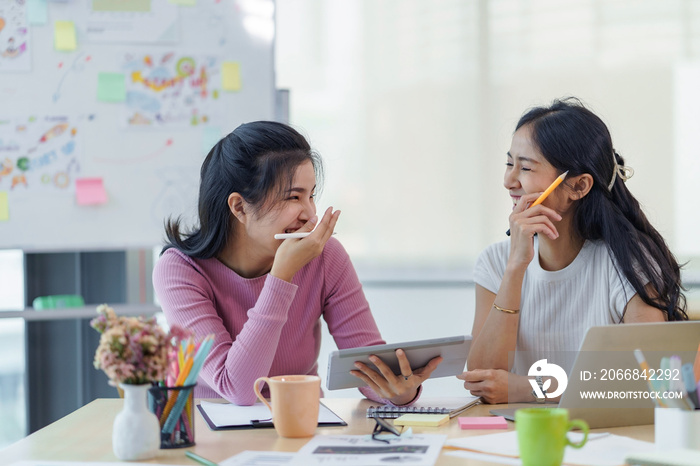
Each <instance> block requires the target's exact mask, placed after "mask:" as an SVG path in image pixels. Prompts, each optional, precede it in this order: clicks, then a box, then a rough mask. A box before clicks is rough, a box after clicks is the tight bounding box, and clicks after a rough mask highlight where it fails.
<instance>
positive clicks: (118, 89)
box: [97, 73, 126, 102]
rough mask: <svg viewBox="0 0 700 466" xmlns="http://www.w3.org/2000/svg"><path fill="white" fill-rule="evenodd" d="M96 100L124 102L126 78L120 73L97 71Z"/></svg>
mask: <svg viewBox="0 0 700 466" xmlns="http://www.w3.org/2000/svg"><path fill="white" fill-rule="evenodd" d="M97 100H99V101H100V102H124V101H125V100H126V79H125V78H124V75H123V74H121V73H99V74H98V76H97Z"/></svg>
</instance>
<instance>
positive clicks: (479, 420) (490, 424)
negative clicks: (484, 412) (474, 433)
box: [457, 416, 508, 429]
mask: <svg viewBox="0 0 700 466" xmlns="http://www.w3.org/2000/svg"><path fill="white" fill-rule="evenodd" d="M457 420H458V421H459V428H460V429H507V428H508V421H506V418H504V417H503V416H485V417H466V416H465V417H460V418H457Z"/></svg>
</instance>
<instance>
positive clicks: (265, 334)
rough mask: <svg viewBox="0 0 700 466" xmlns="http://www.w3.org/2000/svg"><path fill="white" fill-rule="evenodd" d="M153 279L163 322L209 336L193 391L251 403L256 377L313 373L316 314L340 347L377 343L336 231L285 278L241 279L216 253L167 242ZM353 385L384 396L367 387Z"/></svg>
mask: <svg viewBox="0 0 700 466" xmlns="http://www.w3.org/2000/svg"><path fill="white" fill-rule="evenodd" d="M153 286H154V287H155V291H156V294H157V295H158V299H159V301H160V303H161V305H162V307H163V312H164V314H165V317H166V319H167V321H168V323H169V324H170V325H173V324H177V325H179V326H181V327H184V328H186V329H190V330H192V331H194V332H195V335H196V336H197V337H198V338H200V339H201V338H203V337H204V336H206V335H208V334H214V335H215V336H216V338H215V342H214V345H213V346H212V349H211V352H210V353H209V357H208V358H207V359H206V361H205V363H204V366H203V367H202V370H201V372H200V376H199V379H198V381H197V388H196V391H195V396H197V397H200V398H218V397H223V398H225V399H226V400H228V401H230V402H232V403H235V404H239V405H250V404H253V403H254V402H255V401H256V396H255V393H254V392H253V382H255V379H257V378H258V377H264V376H275V375H285V374H314V375H316V374H317V369H318V363H317V359H318V355H319V349H320V345H321V322H320V320H319V318H320V317H321V316H323V318H324V319H325V320H326V323H327V324H328V328H329V330H330V333H331V335H333V338H334V340H335V342H336V344H337V345H338V348H340V349H343V348H354V347H358V346H369V345H378V344H382V343H384V340H382V338H381V335H380V334H379V330H378V329H377V325H376V324H375V322H374V318H373V317H372V314H371V312H370V309H369V304H368V303H367V300H366V299H365V296H364V293H363V292H362V285H361V284H360V282H359V280H358V278H357V274H356V273H355V269H354V268H353V266H352V264H351V262H350V258H349V257H348V254H347V253H346V252H345V249H343V246H342V245H341V244H340V242H338V240H336V239H335V238H331V239H330V240H328V243H327V244H326V246H325V248H324V250H323V253H322V254H321V255H320V256H319V257H317V258H316V259H314V260H312V261H311V262H309V263H308V264H307V265H306V266H304V267H303V268H302V269H301V270H299V272H297V274H296V275H295V276H294V279H293V281H292V283H288V282H286V281H284V280H280V279H278V278H275V277H273V276H271V275H269V274H266V275H264V276H262V277H257V278H252V279H246V278H243V277H241V276H239V275H238V274H236V273H235V272H234V271H233V270H231V269H229V268H228V267H226V266H225V265H224V264H223V263H221V262H220V261H219V260H218V259H203V260H202V259H193V258H190V257H188V256H187V255H185V254H183V253H182V252H180V251H178V250H177V249H175V248H170V249H168V250H167V251H166V252H165V253H164V254H163V255H162V257H161V258H160V259H159V260H158V261H157V263H156V266H155V268H154V270H153ZM265 390H267V385H266V386H265ZM360 391H361V392H362V393H363V394H364V395H365V396H366V397H368V398H370V399H372V400H374V401H378V402H382V403H388V401H387V400H384V399H382V398H381V397H379V396H378V395H377V394H375V393H374V392H373V391H372V390H370V389H369V388H368V387H364V388H361V389H360ZM264 394H265V395H266V396H269V394H268V393H267V392H264Z"/></svg>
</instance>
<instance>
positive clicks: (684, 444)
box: [654, 408, 700, 451]
mask: <svg viewBox="0 0 700 466" xmlns="http://www.w3.org/2000/svg"><path fill="white" fill-rule="evenodd" d="M654 443H656V450H657V451H665V450H678V449H683V448H685V449H688V450H700V410H698V409H696V410H692V411H688V410H683V409H679V408H654Z"/></svg>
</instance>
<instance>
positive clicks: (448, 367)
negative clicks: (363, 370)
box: [327, 335, 472, 390]
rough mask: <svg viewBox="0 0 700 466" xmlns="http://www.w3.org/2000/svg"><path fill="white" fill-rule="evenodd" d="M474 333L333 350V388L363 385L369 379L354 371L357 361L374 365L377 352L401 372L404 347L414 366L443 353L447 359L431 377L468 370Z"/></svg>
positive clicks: (330, 359) (330, 361)
mask: <svg viewBox="0 0 700 466" xmlns="http://www.w3.org/2000/svg"><path fill="white" fill-rule="evenodd" d="M471 342H472V337H471V335H459V336H456V337H446V338H435V339H432V340H420V341H407V342H404V343H393V344H390V345H376V346H363V347H361V348H348V349H343V350H338V351H333V352H332V353H331V354H330V355H329V356H328V380H327V386H328V389H329V390H338V389H341V388H352V387H362V386H364V385H365V383H364V382H363V381H362V379H358V378H357V377H355V376H353V375H351V374H350V371H351V370H353V369H355V366H354V364H355V361H361V362H363V363H365V364H367V365H368V366H369V367H372V368H374V364H372V363H371V362H370V360H369V356H370V355H372V354H374V355H376V356H379V358H380V359H381V360H382V361H384V362H385V363H386V364H387V365H388V366H389V367H391V370H392V371H394V374H399V373H400V372H401V369H400V368H399V361H398V359H396V353H395V351H396V350H397V349H399V348H401V349H403V350H404V352H405V353H406V356H407V357H408V360H409V362H410V363H411V368H412V369H414V370H415V369H420V368H421V367H423V366H425V365H426V364H428V362H429V361H430V360H431V359H433V358H434V357H436V356H442V358H443V361H442V362H441V363H440V365H439V366H438V367H437V369H435V370H434V371H433V373H432V374H431V375H430V378H435V377H448V376H451V375H458V374H461V373H462V372H464V367H465V365H466V363H467V354H468V353H469V346H470V345H471Z"/></svg>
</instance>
